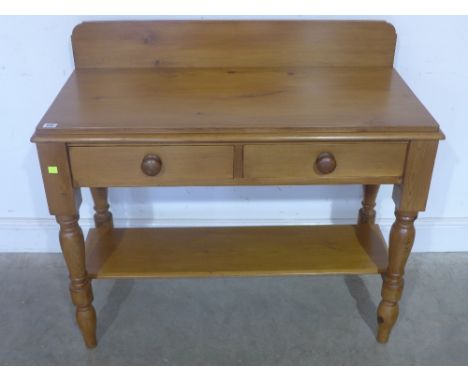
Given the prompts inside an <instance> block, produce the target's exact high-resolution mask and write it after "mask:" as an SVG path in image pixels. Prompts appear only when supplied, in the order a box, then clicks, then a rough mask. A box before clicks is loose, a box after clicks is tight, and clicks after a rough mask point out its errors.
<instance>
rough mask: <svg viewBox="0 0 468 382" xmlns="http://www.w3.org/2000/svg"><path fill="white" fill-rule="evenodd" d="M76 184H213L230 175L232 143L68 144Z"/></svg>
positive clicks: (230, 176)
mask: <svg viewBox="0 0 468 382" xmlns="http://www.w3.org/2000/svg"><path fill="white" fill-rule="evenodd" d="M69 154H70V163H71V170H72V175H73V180H74V183H75V185H76V186H90V187H99V186H102V187H104V186H151V185H197V184H212V183H213V184H216V183H217V182H218V181H219V182H222V181H223V180H228V179H231V180H232V177H233V155H234V154H233V147H232V146H227V145H226V146H217V145H213V146H157V145H156V146H72V147H70V148H69Z"/></svg>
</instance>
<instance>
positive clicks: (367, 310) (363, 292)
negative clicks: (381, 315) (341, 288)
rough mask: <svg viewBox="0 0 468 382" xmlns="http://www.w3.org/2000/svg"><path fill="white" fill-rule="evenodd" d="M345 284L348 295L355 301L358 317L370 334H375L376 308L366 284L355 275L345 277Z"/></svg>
mask: <svg viewBox="0 0 468 382" xmlns="http://www.w3.org/2000/svg"><path fill="white" fill-rule="evenodd" d="M344 279H345V284H346V287H347V288H348V291H349V293H350V294H351V296H352V297H353V299H354V301H356V307H357V309H358V312H359V315H360V316H361V318H362V319H363V320H364V322H365V323H366V325H367V326H368V327H369V329H370V330H371V332H372V333H373V334H374V335H376V334H377V307H376V305H375V304H374V303H373V302H372V298H371V295H370V294H369V291H368V290H367V287H366V284H365V283H364V281H363V280H362V278H361V277H359V276H357V275H347V276H345V278H344Z"/></svg>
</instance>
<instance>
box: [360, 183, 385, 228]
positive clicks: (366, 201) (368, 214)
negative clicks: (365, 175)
mask: <svg viewBox="0 0 468 382" xmlns="http://www.w3.org/2000/svg"><path fill="white" fill-rule="evenodd" d="M363 188H364V197H363V199H362V208H361V209H360V210H359V217H358V224H374V223H375V210H374V207H375V199H376V198H377V193H378V192H379V188H380V185H378V184H367V185H364V186H363Z"/></svg>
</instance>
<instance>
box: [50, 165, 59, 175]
mask: <svg viewBox="0 0 468 382" xmlns="http://www.w3.org/2000/svg"><path fill="white" fill-rule="evenodd" d="M47 171H48V172H49V174H58V168H57V166H48V167H47Z"/></svg>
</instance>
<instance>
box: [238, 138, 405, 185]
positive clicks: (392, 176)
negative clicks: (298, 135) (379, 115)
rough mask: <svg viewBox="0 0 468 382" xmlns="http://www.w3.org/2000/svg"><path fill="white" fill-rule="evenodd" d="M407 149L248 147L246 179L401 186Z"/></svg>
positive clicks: (394, 145)
mask: <svg viewBox="0 0 468 382" xmlns="http://www.w3.org/2000/svg"><path fill="white" fill-rule="evenodd" d="M406 147H407V143H406V142H356V143H348V142H347V143H344V142H343V143H327V142H323V143H293V144H252V145H245V146H244V177H245V178H248V179H270V180H274V179H278V180H279V181H280V182H279V183H284V182H287V181H288V180H292V181H299V183H353V182H356V183H359V182H362V183H365V182H372V181H373V180H374V181H375V182H382V183H398V182H399V181H400V179H401V176H402V175H403V167H404V163H405V157H406ZM281 180H283V182H281Z"/></svg>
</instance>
